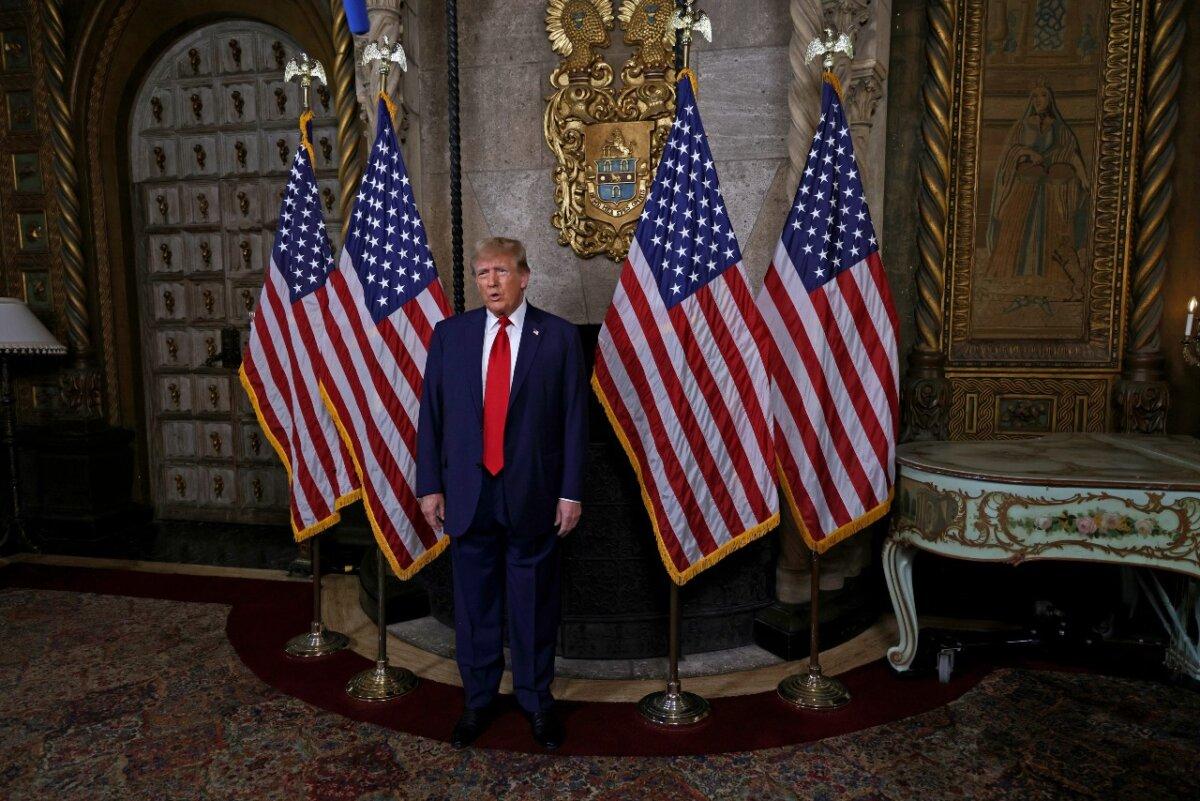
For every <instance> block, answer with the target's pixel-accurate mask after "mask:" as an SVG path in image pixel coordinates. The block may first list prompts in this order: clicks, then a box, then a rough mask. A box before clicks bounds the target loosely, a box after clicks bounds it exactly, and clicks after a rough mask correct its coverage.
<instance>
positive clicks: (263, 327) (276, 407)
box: [238, 112, 360, 542]
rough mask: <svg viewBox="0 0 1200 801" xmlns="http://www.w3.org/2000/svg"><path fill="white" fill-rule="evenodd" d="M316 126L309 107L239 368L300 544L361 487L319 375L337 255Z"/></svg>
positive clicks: (335, 516) (335, 518)
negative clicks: (275, 461)
mask: <svg viewBox="0 0 1200 801" xmlns="http://www.w3.org/2000/svg"><path fill="white" fill-rule="evenodd" d="M311 126H312V113H311V112H305V113H304V115H303V116H301V117H300V147H299V148H297V149H296V158H295V159H294V160H293V161H292V174H291V178H290V179H289V180H288V184H287V191H286V193H285V194H284V198H283V204H282V206H281V208H280V210H279V229H278V231H276V234H275V245H274V247H272V248H271V263H270V266H269V267H268V268H267V274H266V276H265V280H264V281H263V288H262V292H261V293H259V296H258V305H257V306H255V313H254V321H253V323H252V324H251V327H250V339H249V341H248V342H247V343H246V350H245V354H244V356H243V359H242V366H241V369H240V370H239V371H238V373H239V375H240V376H241V379H242V386H244V387H245V389H246V394H248V395H249V396H250V402H251V404H252V405H253V406H254V412H255V414H256V415H257V416H258V422H259V424H260V425H261V426H262V429H263V432H264V433H265V434H266V436H267V439H268V440H269V441H270V442H271V445H272V446H274V448H275V452H276V453H277V454H279V459H280V461H282V462H283V466H284V468H285V469H286V470H287V472H288V480H289V482H290V485H291V495H292V498H291V523H292V533H293V534H294V535H295V537H296V541H297V542H299V541H300V540H303V539H305V538H307V537H311V536H312V535H313V534H316V533H318V532H320V531H323V530H324V529H326V528H328V527H329V526H331V525H333V524H334V523H336V522H337V521H338V514H337V510H338V509H340V508H342V507H343V506H345V505H346V504H348V503H351V502H353V501H355V500H357V498H358V497H359V494H360V490H359V483H358V476H357V475H356V474H355V472H354V470H353V468H352V467H351V465H350V455H349V452H348V451H347V450H346V447H345V445H344V444H343V443H342V440H341V438H340V437H339V436H338V432H337V429H336V428H335V427H334V423H333V418H332V417H330V416H329V412H328V411H326V409H325V405H324V404H323V403H322V401H321V395H320V384H319V383H318V375H319V372H320V369H319V364H320V358H321V354H320V345H319V344H318V343H320V342H321V341H322V340H323V339H324V331H325V326H324V319H323V313H322V308H321V307H322V304H323V300H322V296H323V295H324V287H325V279H326V276H327V275H328V274H329V271H330V270H331V269H333V254H332V252H331V250H330V247H329V237H328V236H327V234H326V232H325V219H324V216H323V215H322V213H321V197H320V195H319V194H318V192H317V181H316V176H315V175H314V174H313V170H312V165H313V164H315V163H316V160H315V158H314V156H313V149H312V142H311V141H310V140H309V135H310V130H309V129H310V128H311Z"/></svg>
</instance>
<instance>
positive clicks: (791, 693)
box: [776, 548, 850, 709]
mask: <svg viewBox="0 0 1200 801" xmlns="http://www.w3.org/2000/svg"><path fill="white" fill-rule="evenodd" d="M808 563H809V565H810V571H809V579H810V580H811V582H812V586H811V587H810V588H809V596H808V597H809V607H810V612H811V615H810V625H811V627H812V630H811V631H810V632H809V640H808V641H809V652H808V672H807V673H794V674H792V675H791V676H788V677H787V678H786V679H784V680H783V681H781V682H779V687H778V688H777V689H776V692H778V693H779V697H780V698H782V699H783V700H785V701H787V702H788V703H789V704H792V705H794V706H797V707H799V708H801V709H837V708H838V707H841V706H845V705H846V704H848V703H850V691H849V690H847V689H846V685H844V684H842V683H841V682H840V681H838V680H837V679H835V678H833V677H832V676H826V675H825V674H824V673H823V672H822V671H821V636H820V631H821V626H820V622H821V607H820V601H821V555H820V554H819V553H817V550H816V549H815V548H813V549H812V550H810V551H809V552H808Z"/></svg>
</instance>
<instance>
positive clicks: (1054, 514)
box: [883, 434, 1200, 679]
mask: <svg viewBox="0 0 1200 801" xmlns="http://www.w3.org/2000/svg"><path fill="white" fill-rule="evenodd" d="M896 461H897V467H898V471H899V476H898V479H897V488H896V500H895V504H894V505H893V518H892V528H891V533H890V536H889V537H888V539H887V542H886V543H885V545H884V549H883V562H884V571H885V575H886V577H887V584H888V590H889V591H890V593H891V596H892V606H893V607H894V609H895V612H896V620H897V623H898V624H899V629H900V642H899V644H898V645H896V646H895V647H894V648H890V649H888V661H889V663H890V664H891V666H892V667H893V668H894V669H895V670H897V671H904V670H908V669H909V667H910V666H911V665H912V661H913V658H914V657H915V656H916V652H917V612H916V604H915V601H914V598H913V583H912V560H913V555H914V553H915V552H916V550H917V549H921V550H923V551H929V552H932V553H936V554H940V555H942V556H949V557H952V558H956V559H974V560H980V561H988V562H1008V563H1010V564H1014V565H1015V564H1019V563H1021V562H1023V561H1025V560H1031V559H1067V560H1076V561H1087V562H1109V563H1115V564H1119V565H1125V566H1129V567H1135V568H1143V569H1141V570H1137V571H1135V573H1136V574H1137V577H1138V581H1139V583H1140V584H1141V585H1142V588H1143V589H1144V590H1145V591H1146V594H1147V597H1148V598H1149V599H1150V602H1151V604H1152V605H1153V607H1154V609H1155V612H1156V613H1157V614H1158V616H1159V619H1160V620H1161V621H1162V622H1163V624H1164V626H1166V628H1167V630H1168V632H1169V634H1170V636H1171V646H1170V647H1169V649H1168V654H1167V660H1168V664H1169V665H1170V666H1171V667H1172V668H1174V669H1176V670H1178V671H1181V672H1183V673H1186V674H1188V675H1190V676H1192V677H1193V678H1197V679H1200V608H1198V607H1197V596H1198V595H1200V590H1198V588H1200V582H1198V581H1196V580H1195V579H1200V440H1197V439H1195V438H1192V437H1182V436H1172V437H1142V436H1134V435H1122V434H1055V435H1052V436H1047V437H1042V438H1040V439H1030V440H1018V441H1012V440H1009V441H987V442H919V443H910V444H907V445H902V446H901V447H900V448H899V450H898V453H897V456H896ZM1144 568H1162V569H1165V570H1172V571H1176V572H1178V573H1182V574H1184V575H1186V576H1189V577H1191V578H1192V579H1193V580H1192V581H1189V582H1187V586H1186V588H1185V589H1184V591H1183V593H1182V595H1181V596H1180V597H1178V598H1174V599H1172V598H1171V597H1169V595H1168V593H1167V592H1166V591H1165V590H1164V589H1163V586H1162V584H1161V583H1160V582H1159V580H1158V577H1157V576H1156V575H1155V572H1154V571H1151V570H1146V569H1144Z"/></svg>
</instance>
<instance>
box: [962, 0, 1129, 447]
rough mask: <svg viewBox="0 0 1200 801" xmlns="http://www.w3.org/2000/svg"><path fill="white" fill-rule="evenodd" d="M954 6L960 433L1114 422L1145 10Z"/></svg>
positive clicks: (1055, 0)
mask: <svg viewBox="0 0 1200 801" xmlns="http://www.w3.org/2000/svg"><path fill="white" fill-rule="evenodd" d="M955 17H956V19H955V26H954V37H953V38H954V41H953V48H954V56H955V58H954V65H955V66H954V76H953V79H952V96H953V105H954V108H955V117H954V120H953V124H951V126H950V152H949V164H950V185H949V190H950V192H949V194H950V197H949V208H948V212H949V213H948V219H947V230H946V271H947V273H948V274H947V282H946V283H947V286H946V296H947V297H946V304H947V309H946V318H945V325H946V331H945V335H944V342H945V350H946V374H947V376H948V377H949V379H950V381H951V387H952V399H951V412H950V433H951V436H952V437H955V438H972V437H991V436H1002V437H1003V436H1018V437H1019V436H1030V435H1036V434H1039V433H1046V432H1049V431H1064V430H1086V431H1103V430H1106V429H1107V428H1108V427H1109V425H1110V418H1111V414H1110V410H1109V408H1108V403H1107V398H1106V394H1107V391H1106V390H1107V389H1108V388H1109V387H1110V386H1111V383H1112V379H1114V378H1115V377H1116V375H1117V374H1118V372H1119V369H1120V358H1121V346H1122V333H1123V329H1124V325H1123V320H1124V315H1125V308H1124V300H1123V299H1124V295H1125V287H1126V283H1127V274H1128V271H1129V266H1130V242H1131V231H1132V223H1133V216H1134V215H1133V213H1132V212H1133V211H1134V190H1135V183H1136V182H1135V177H1136V161H1135V153H1136V150H1135V147H1134V139H1135V136H1134V132H1135V130H1136V122H1137V109H1138V102H1137V87H1138V82H1139V76H1140V71H1141V68H1142V67H1141V65H1142V59H1143V52H1142V44H1143V42H1142V39H1143V36H1144V26H1145V9H1144V7H1143V5H1142V3H1141V2H1139V0H1032V1H1031V2H1030V1H1027V0H1019V1H1018V0H958V2H957V3H955ZM1102 390H1105V395H1099V394H1098V393H1099V392H1100V391H1102ZM968 405H969V406H968Z"/></svg>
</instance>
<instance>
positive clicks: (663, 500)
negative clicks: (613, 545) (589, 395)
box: [592, 77, 779, 584]
mask: <svg viewBox="0 0 1200 801" xmlns="http://www.w3.org/2000/svg"><path fill="white" fill-rule="evenodd" d="M765 352H766V330H765V327H764V326H763V324H762V320H761V318H760V317H759V314H758V310H757V309H756V308H755V306H754V298H753V296H752V295H751V294H750V290H749V288H748V287H747V285H746V277H745V274H744V272H743V270H742V266H741V253H740V251H739V249H738V244H737V240H736V239H735V238H734V235H733V229H732V227H731V224H730V221H729V217H728V215H727V214H726V212H725V206H724V202H723V201H722V200H721V192H720V189H719V188H718V185H717V173H716V171H715V170H714V169H713V159H712V153H711V152H710V151H709V147H708V140H707V138H706V137H705V135H704V127H703V125H701V122H700V112H699V110H698V109H697V107H696V98H695V94H694V93H693V91H692V85H691V83H690V81H689V80H688V78H687V77H683V78H681V79H680V81H679V84H678V88H677V93H676V112H675V121H674V124H673V128H672V131H671V135H670V138H669V139H668V141H667V144H666V147H665V149H664V150H663V155H662V159H661V160H660V162H659V165H658V172H657V174H656V175H655V178H654V185H653V187H652V188H651V192H650V198H649V199H648V200H647V201H646V207H645V211H644V212H643V214H642V218H641V220H640V222H639V223H638V227H637V231H636V232H635V234H634V238H633V241H632V242H631V243H630V246H629V256H628V258H626V260H625V265H624V267H623V268H622V270H621V277H620V281H619V283H618V285H617V290H616V293H615V294H614V296H613V302H612V306H611V307H610V308H609V310H608V313H607V315H606V316H605V318H604V326H603V328H602V329H601V331H600V340H599V344H598V345H597V349H596V369H595V373H594V374H593V376H592V387H593V388H594V389H595V392H596V395H597V397H598V398H599V399H600V402H601V404H602V405H603V406H604V408H605V411H606V412H607V413H608V419H609V421H610V422H611V423H612V426H613V428H614V429H615V430H616V432H617V436H618V437H619V438H620V440H621V443H622V445H624V447H625V452H626V453H627V454H628V456H629V460H630V462H632V463H633V467H634V470H635V471H636V472H637V475H638V480H639V482H640V483H641V487H642V499H643V500H644V501H645V504H646V509H647V511H648V512H649V514H650V521H651V524H652V525H653V527H654V533H655V535H656V536H657V538H658V546H659V552H660V554H661V555H662V558H663V563H664V564H665V565H666V568H667V572H668V573H670V575H671V578H672V580H674V581H675V583H676V584H683V583H684V582H686V581H687V580H689V579H690V578H692V577H693V576H695V575H696V574H698V573H699V572H700V571H702V570H704V569H705V568H707V567H709V566H711V565H713V564H715V563H716V562H717V561H718V560H719V559H721V558H722V557H723V556H725V555H726V554H728V553H730V552H731V551H733V550H735V549H737V548H739V547H741V546H742V545H745V544H746V543H748V542H750V541H751V540H753V539H755V538H756V537H758V536H761V535H762V534H764V533H765V532H767V531H769V530H770V529H771V528H773V527H774V526H775V525H776V524H777V523H778V522H779V497H778V495H777V493H776V490H775V475H774V463H775V455H774V449H773V447H772V443H771V432H770V425H769V422H768V421H769V414H770V406H769V396H768V381H767V372H766V368H765V366H764V361H765V359H764V354H765Z"/></svg>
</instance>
